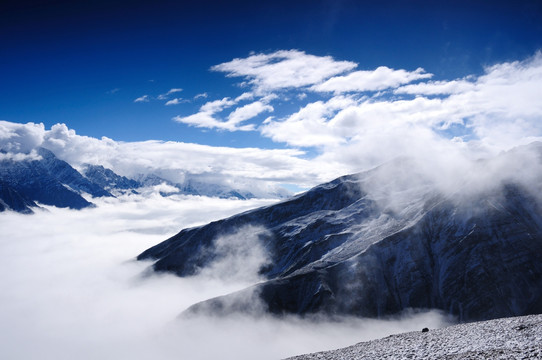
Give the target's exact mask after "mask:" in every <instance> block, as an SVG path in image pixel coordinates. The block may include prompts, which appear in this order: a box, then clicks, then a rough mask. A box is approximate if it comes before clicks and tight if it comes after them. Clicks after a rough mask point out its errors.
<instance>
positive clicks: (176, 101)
mask: <svg viewBox="0 0 542 360" xmlns="http://www.w3.org/2000/svg"><path fill="white" fill-rule="evenodd" d="M182 102H183V99H182V98H175V99H171V100H169V101H168V102H166V105H178V104H180V103H182Z"/></svg>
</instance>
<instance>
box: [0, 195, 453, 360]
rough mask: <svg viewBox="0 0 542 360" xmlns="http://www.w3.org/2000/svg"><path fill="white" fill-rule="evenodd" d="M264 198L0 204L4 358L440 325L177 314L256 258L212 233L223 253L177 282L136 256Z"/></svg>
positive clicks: (265, 341)
mask: <svg viewBox="0 0 542 360" xmlns="http://www.w3.org/2000/svg"><path fill="white" fill-rule="evenodd" d="M264 204H269V201H267V202H266V201H261V200H260V201H256V200H253V201H248V202H247V201H239V200H223V199H222V200H221V199H209V198H201V197H172V198H162V197H160V196H159V195H157V194H146V195H144V196H142V195H131V196H124V197H121V198H118V199H102V200H101V201H100V202H99V203H98V205H99V206H98V207H97V208H94V209H86V210H82V211H70V210H65V209H55V208H48V211H43V212H37V214H35V215H33V216H32V217H31V218H30V217H29V216H25V215H20V214H16V213H1V214H0V228H2V229H3V230H2V231H3V234H2V237H0V257H1V258H0V264H1V266H2V272H3V276H2V292H1V293H0V308H1V309H2V310H1V311H0V317H1V319H2V321H1V322H0V332H1V333H2V338H1V339H0V349H1V350H0V353H1V354H2V357H3V358H9V359H36V358H43V359H58V360H64V359H74V358H77V359H105V360H108V359H119V358H126V359H127V358H130V359H136V360H143V359H157V358H159V359H166V360H167V359H179V358H182V359H216V358H235V359H254V358H258V359H278V358H284V357H286V356H290V355H295V354H299V353H303V352H309V351H316V350H323V349H329V348H335V347H339V346H345V345H349V344H352V343H355V342H358V341H361V340H367V339H372V338H376V337H381V336H386V335H388V334H390V333H394V332H400V331H409V330H420V329H421V328H422V327H426V326H428V327H431V328H435V327H439V326H442V325H443V324H445V323H446V320H445V319H444V318H443V317H441V316H440V315H438V314H435V313H424V314H418V315H408V314H407V315H406V316H405V317H404V319H403V321H400V320H388V321H375V320H364V319H343V320H342V321H339V322H327V321H324V322H314V321H310V320H301V319H296V318H291V319H282V320H278V319H274V318H265V317H264V318H261V319H257V320H256V319H250V318H239V317H231V318H224V319H217V318H192V319H184V320H180V319H176V318H177V315H178V314H179V313H180V312H181V311H182V310H184V309H185V308H187V307H188V306H190V305H192V304H194V303H195V302H198V301H202V300H205V299H208V298H210V297H213V296H218V295H222V294H225V293H229V292H231V291H236V290H239V289H241V288H243V287H245V286H247V285H250V281H253V280H254V279H256V277H255V275H256V274H247V273H244V274H243V276H241V277H240V276H238V275H239V274H238V273H235V272H230V273H229V274H227V275H228V276H225V277H224V276H216V274H217V272H222V271H223V270H224V269H230V270H231V269H235V266H233V267H231V266H230V267H229V266H227V262H230V263H231V264H233V265H235V264H236V263H238V260H239V259H238V256H237V255H240V256H244V257H247V256H249V257H250V258H251V259H252V258H253V260H254V261H255V262H258V261H260V260H261V259H265V255H264V254H262V253H260V252H258V251H255V250H254V249H252V250H250V249H249V250H247V248H246V247H245V246H244V244H242V243H236V244H234V245H235V246H233V249H232V246H229V245H228V244H227V242H224V240H225V239H222V240H220V239H217V243H216V246H217V247H220V248H221V249H222V250H223V252H224V253H225V254H227V256H225V257H223V258H222V259H221V260H220V261H219V262H218V263H217V264H216V268H215V272H214V274H213V273H204V274H200V275H199V276H197V277H193V278H185V279H181V278H178V277H175V276H172V275H167V274H161V275H158V274H153V275H150V276H148V275H146V274H147V273H146V271H145V270H146V267H147V266H148V265H149V264H147V263H140V262H135V261H133V259H134V257H135V256H136V255H137V254H138V253H139V252H141V251H142V250H144V249H146V248H147V247H149V246H151V245H153V244H155V243H157V242H159V241H161V240H163V239H165V238H167V237H168V236H170V235H172V234H174V233H175V232H176V231H178V230H179V229H180V228H181V227H186V226H194V225H197V224H201V223H202V222H207V221H211V220H215V219H218V218H222V217H224V216H228V215H231V214H233V213H236V212H239V211H243V210H246V209H248V208H250V207H253V206H259V205H264ZM21 229H24V231H21ZM245 250H246V251H245ZM249 260H250V259H249ZM247 275H252V277H250V276H249V277H246V276H247Z"/></svg>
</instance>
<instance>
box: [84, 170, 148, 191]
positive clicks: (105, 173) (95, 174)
mask: <svg viewBox="0 0 542 360" xmlns="http://www.w3.org/2000/svg"><path fill="white" fill-rule="evenodd" d="M82 174H83V175H84V176H85V177H86V178H87V179H88V180H89V181H91V182H93V183H94V184H96V185H99V186H101V187H102V188H103V189H105V190H107V191H115V190H117V191H118V190H133V189H137V188H139V187H141V186H142V184H141V183H139V182H138V181H136V180H133V179H128V178H127V177H125V176H120V175H118V174H116V173H115V172H113V170H111V169H106V168H104V167H103V166H101V165H90V164H87V165H85V166H84V167H83V169H82Z"/></svg>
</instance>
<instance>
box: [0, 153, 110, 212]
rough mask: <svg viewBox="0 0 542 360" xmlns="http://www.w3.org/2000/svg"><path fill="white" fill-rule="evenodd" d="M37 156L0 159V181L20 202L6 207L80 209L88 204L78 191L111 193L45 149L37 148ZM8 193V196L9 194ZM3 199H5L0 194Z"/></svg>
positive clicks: (100, 194)
mask: <svg viewBox="0 0 542 360" xmlns="http://www.w3.org/2000/svg"><path fill="white" fill-rule="evenodd" d="M37 153H38V155H39V156H40V157H41V158H40V159H27V160H2V161H1V162H0V181H2V183H3V186H5V189H10V191H11V194H15V193H16V194H18V196H19V197H20V199H22V200H24V204H23V203H21V201H22V200H21V201H19V203H18V204H19V205H16V204H15V203H12V204H13V205H14V206H11V205H9V206H8V208H11V209H12V210H15V211H19V212H32V211H31V209H30V207H31V206H36V204H35V203H34V202H39V203H42V204H45V205H54V206H58V207H68V208H72V209H82V208H85V207H88V206H91V205H92V204H91V203H90V202H88V201H87V200H85V199H84V198H83V197H82V196H81V195H80V193H82V192H85V193H88V194H90V195H92V196H111V194H110V193H109V192H107V191H106V190H104V189H103V188H101V187H100V186H99V185H96V184H94V183H92V182H91V181H89V180H88V179H86V178H85V177H83V176H82V175H81V174H80V173H79V172H78V171H77V170H75V169H74V168H72V167H71V166H70V165H69V164H68V163H67V162H65V161H62V160H60V159H58V158H57V157H55V155H54V154H53V153H52V152H50V151H49V150H46V149H43V148H39V149H38V152H37ZM11 196H12V195H11ZM2 199H4V201H6V198H4V196H2Z"/></svg>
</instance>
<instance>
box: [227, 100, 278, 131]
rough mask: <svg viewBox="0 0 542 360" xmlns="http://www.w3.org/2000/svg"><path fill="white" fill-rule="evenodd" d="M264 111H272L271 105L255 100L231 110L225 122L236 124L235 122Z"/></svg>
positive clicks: (250, 117)
mask: <svg viewBox="0 0 542 360" xmlns="http://www.w3.org/2000/svg"><path fill="white" fill-rule="evenodd" d="M266 111H273V107H272V106H271V105H267V104H264V103H263V102H261V101H255V102H253V103H250V104H247V105H245V106H242V107H239V108H237V109H235V110H234V111H233V112H231V113H230V114H229V115H228V121H227V123H229V124H232V125H234V126H236V125H237V124H239V123H241V122H243V121H246V120H248V119H252V118H253V117H255V116H257V115H259V114H261V113H263V112H266Z"/></svg>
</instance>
